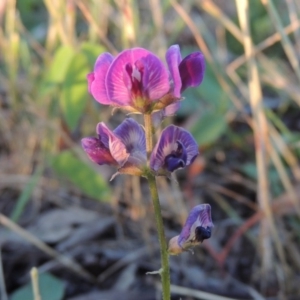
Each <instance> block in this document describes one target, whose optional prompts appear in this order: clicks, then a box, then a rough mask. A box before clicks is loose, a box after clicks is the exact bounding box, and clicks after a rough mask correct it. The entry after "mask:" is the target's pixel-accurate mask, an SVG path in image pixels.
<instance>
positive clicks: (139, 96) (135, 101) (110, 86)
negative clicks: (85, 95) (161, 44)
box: [87, 48, 170, 113]
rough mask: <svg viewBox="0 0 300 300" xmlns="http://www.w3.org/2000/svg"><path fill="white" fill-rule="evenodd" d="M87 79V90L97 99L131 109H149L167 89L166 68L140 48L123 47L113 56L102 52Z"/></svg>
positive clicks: (168, 88)
mask: <svg viewBox="0 0 300 300" xmlns="http://www.w3.org/2000/svg"><path fill="white" fill-rule="evenodd" d="M87 79H88V85H89V92H90V93H91V94H92V95H93V97H94V98H95V99H96V100H97V101H98V102H100V103H101V104H105V105H112V106H117V107H121V108H125V109H127V110H129V111H133V112H141V113H144V112H148V111H149V110H150V111H151V110H152V106H153V105H154V103H155V102H157V101H159V100H160V99H161V98H162V97H163V96H165V95H166V94H167V93H168V92H169V90H170V83H169V73H168V70H167V68H166V67H165V66H164V64H163V63H162V61H161V60H160V59H159V58H158V57H157V56H155V55H154V54H153V53H151V52H150V51H148V50H146V49H143V48H133V49H128V50H124V51H123V52H121V53H120V54H119V55H118V56H117V57H116V58H114V57H113V56H112V55H111V54H109V53H103V54H101V55H100V56H99V57H98V59H97V61H96V64H95V67H94V72H93V73H90V74H88V76H87Z"/></svg>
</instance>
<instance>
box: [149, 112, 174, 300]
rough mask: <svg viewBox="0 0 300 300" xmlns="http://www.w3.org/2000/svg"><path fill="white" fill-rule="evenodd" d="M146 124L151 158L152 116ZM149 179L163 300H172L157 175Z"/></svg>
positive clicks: (150, 174) (151, 175)
mask: <svg viewBox="0 0 300 300" xmlns="http://www.w3.org/2000/svg"><path fill="white" fill-rule="evenodd" d="M144 122H145V132H146V148H147V153H148V157H149V154H150V153H151V151H152V148H153V146H152V145H153V141H152V119H151V115H144ZM147 179H148V182H149V188H150V194H151V198H152V202H153V207H154V214H155V220H156V227H157V233H158V239H159V244H160V258H161V266H162V267H161V269H160V271H159V273H160V276H161V283H162V294H163V300H170V298H171V295H170V267H169V254H168V248H167V242H166V237H165V232H164V224H163V219H162V215H161V209H160V203H159V197H158V191H157V185H156V179H155V175H153V174H152V173H151V172H148V174H147Z"/></svg>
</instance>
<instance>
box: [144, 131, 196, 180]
mask: <svg viewBox="0 0 300 300" xmlns="http://www.w3.org/2000/svg"><path fill="white" fill-rule="evenodd" d="M198 154H199V151H198V145H197V143H196V141H195V139H194V138H193V136H192V135H191V134H190V133H189V132H188V131H187V130H185V129H183V128H181V127H178V126H175V125H170V126H168V127H166V128H165V129H164V130H163V131H162V133H161V136H160V138H159V140H158V142H157V144H156V146H155V147H154V149H153V151H152V154H151V157H150V167H151V169H152V170H153V171H155V172H156V173H157V174H166V173H170V172H173V171H175V170H177V169H179V168H184V167H186V166H188V165H190V164H191V163H192V162H193V161H194V159H195V158H196V156H197V155H198Z"/></svg>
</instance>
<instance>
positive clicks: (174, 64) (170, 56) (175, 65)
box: [166, 45, 182, 98]
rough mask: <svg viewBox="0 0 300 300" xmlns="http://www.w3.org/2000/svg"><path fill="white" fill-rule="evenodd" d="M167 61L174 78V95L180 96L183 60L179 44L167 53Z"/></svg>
mask: <svg viewBox="0 0 300 300" xmlns="http://www.w3.org/2000/svg"><path fill="white" fill-rule="evenodd" d="M166 61H167V64H168V67H169V71H170V73H171V77H172V80H173V85H174V87H173V89H174V92H173V93H174V96H175V97H177V98H180V90H181V85H182V83H181V77H180V73H179V64H180V62H181V54H180V48H179V46H178V45H172V46H171V47H170V48H169V49H168V51H167V53H166Z"/></svg>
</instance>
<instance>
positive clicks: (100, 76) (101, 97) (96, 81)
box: [87, 52, 114, 105]
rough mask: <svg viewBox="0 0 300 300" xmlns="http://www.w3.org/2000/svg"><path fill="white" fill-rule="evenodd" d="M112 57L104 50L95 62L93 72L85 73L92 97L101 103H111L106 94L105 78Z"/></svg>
mask: <svg viewBox="0 0 300 300" xmlns="http://www.w3.org/2000/svg"><path fill="white" fill-rule="evenodd" d="M113 60H114V57H113V56H112V55H111V54H110V53H108V52H106V53H103V54H101V55H100V56H99V57H98V58H97V60H96V63H95V66H94V72H93V73H90V74H88V75H87V80H88V89H89V92H90V93H91V94H92V95H93V97H94V98H95V99H96V100H97V101H98V102H99V103H101V104H105V105H110V104H112V103H111V101H110V99H109V98H108V96H107V91H106V87H105V78H106V74H107V71H108V69H109V66H110V65H111V63H112V62H113Z"/></svg>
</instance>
